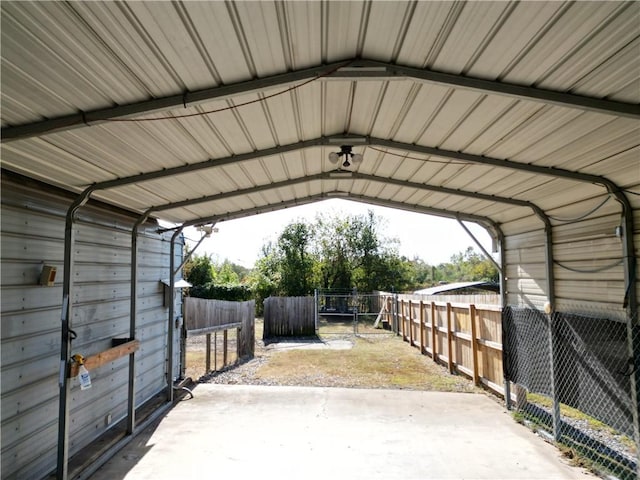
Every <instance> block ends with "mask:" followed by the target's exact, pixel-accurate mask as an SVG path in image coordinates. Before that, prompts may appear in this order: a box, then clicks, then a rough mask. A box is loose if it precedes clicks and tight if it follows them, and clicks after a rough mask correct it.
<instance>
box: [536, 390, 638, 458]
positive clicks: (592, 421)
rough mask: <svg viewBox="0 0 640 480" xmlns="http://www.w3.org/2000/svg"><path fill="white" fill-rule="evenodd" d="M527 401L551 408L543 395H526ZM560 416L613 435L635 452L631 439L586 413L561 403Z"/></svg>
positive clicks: (550, 402) (551, 404)
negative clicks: (585, 423)
mask: <svg viewBox="0 0 640 480" xmlns="http://www.w3.org/2000/svg"><path fill="white" fill-rule="evenodd" d="M527 401H529V402H531V403H535V404H538V405H542V406H543V407H546V408H552V407H553V401H552V400H551V398H549V397H545V396H544V395H540V394H537V393H527ZM560 415H563V416H565V417H567V418H573V419H576V420H583V421H586V422H587V425H588V426H589V428H591V429H593V430H599V431H604V432H606V433H607V434H609V435H615V436H616V437H617V438H618V440H619V441H620V442H621V443H623V444H625V445H626V446H627V447H629V448H631V449H632V451H634V452H635V450H636V444H635V442H634V441H633V439H631V438H629V437H627V436H626V435H623V434H621V433H620V432H618V431H617V430H615V429H614V428H611V427H610V426H609V425H607V424H606V423H603V422H601V421H600V420H598V419H596V418H593V417H591V416H590V415H587V414H586V413H584V412H581V411H580V410H578V409H576V408H573V407H570V406H569V405H565V404H564V403H561V404H560Z"/></svg>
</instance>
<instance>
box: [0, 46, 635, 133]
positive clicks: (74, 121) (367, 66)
mask: <svg viewBox="0 0 640 480" xmlns="http://www.w3.org/2000/svg"><path fill="white" fill-rule="evenodd" d="M318 76H325V77H326V78H338V79H345V80H346V79H355V80H357V79H359V78H373V79H376V78H378V79H389V78H411V79H416V80H422V81H425V82H429V83H437V84H441V85H447V86H452V87H460V88H464V89H467V90H474V91H478V92H483V93H494V94H498V95H503V96H509V97H513V98H518V99H523V100H531V101H537V102H543V103H547V104H552V105H559V106H563V107H569V108H579V109H581V110H586V111H593V112H598V113H604V114H608V115H617V116H621V117H628V118H633V119H638V118H640V105H637V104H633V103H623V102H616V101H612V100H606V99H602V98H595V97H586V96H583V95H575V94H572V93H566V92H558V91H554V90H546V89H541V88H535V87H530V86H524V85H516V84H512V83H504V82H497V81H495V80H486V79H482V78H477V77H467V76H463V75H456V74H452V73H446V72H439V71H435V70H429V69H424V68H418V67H413V66H408V65H399V64H393V63H386V62H379V61H376V60H368V59H358V58H355V59H348V60H345V61H343V62H333V63H327V64H321V65H317V66H314V67H309V68H305V69H301V70H293V71H290V72H286V73H280V74H276V75H271V76H268V77H263V78H257V79H253V80H247V81H242V82H238V83H232V84H229V85H221V86H216V87H209V88H203V89H200V90H195V91H193V92H184V93H179V94H173V95H167V96H164V97H158V98H152V99H149V100H142V101H139V102H133V103H129V104H126V105H118V106H115V107H107V108H100V109H95V110H89V111H86V112H82V111H80V112H78V113H73V114H70V115H63V116H59V117H54V118H50V119H46V120H40V121H37V122H31V123H26V124H22V125H15V126H8V127H4V128H2V140H3V141H5V142H6V141H12V140H17V139H21V138H29V137H34V136H39V135H44V134H48V133H54V132H61V131H65V130H70V129H73V128H79V127H85V126H91V125H98V124H101V123H104V122H108V121H110V120H115V119H123V118H126V117H129V116H133V115H143V114H149V113H154V112H158V111H165V110H169V109H172V108H175V107H184V106H187V105H197V104H199V103H203V102H207V101H212V100H223V99H226V98H230V97H233V96H234V95H242V94H247V93H252V92H257V91H262V90H265V89H268V88H272V87H277V86H280V85H287V84H290V83H293V82H297V81H301V80H309V79H312V78H314V77H318Z"/></svg>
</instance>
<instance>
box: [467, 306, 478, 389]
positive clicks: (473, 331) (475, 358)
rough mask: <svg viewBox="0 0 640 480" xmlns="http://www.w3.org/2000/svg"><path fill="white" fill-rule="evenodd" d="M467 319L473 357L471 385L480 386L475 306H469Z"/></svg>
mask: <svg viewBox="0 0 640 480" xmlns="http://www.w3.org/2000/svg"><path fill="white" fill-rule="evenodd" d="M469 319H470V320H471V352H472V355H473V383H475V384H476V385H478V386H479V385H480V375H479V373H478V372H479V368H478V328H477V326H476V306H475V305H473V304H470V305H469Z"/></svg>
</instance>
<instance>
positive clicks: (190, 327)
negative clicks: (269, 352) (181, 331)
mask: <svg viewBox="0 0 640 480" xmlns="http://www.w3.org/2000/svg"><path fill="white" fill-rule="evenodd" d="M255 311H256V302H255V300H250V301H248V302H228V301H225V300H209V299H205V298H195V297H186V298H185V300H184V321H185V327H186V328H187V334H188V335H204V334H209V333H211V332H215V331H218V330H228V329H230V328H237V329H238V336H237V339H238V344H237V345H238V358H242V357H245V356H253V354H254V351H255Z"/></svg>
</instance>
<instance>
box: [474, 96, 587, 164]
mask: <svg viewBox="0 0 640 480" xmlns="http://www.w3.org/2000/svg"><path fill="white" fill-rule="evenodd" d="M580 115H584V113H583V112H581V111H580V110H577V109H569V108H562V107H552V106H545V107H543V108H541V109H539V110H537V111H536V113H535V114H533V115H532V116H530V117H529V118H526V119H523V117H520V118H519V119H518V121H517V123H516V124H515V125H514V126H512V127H511V128H509V129H507V130H506V132H508V133H507V134H506V135H505V131H503V132H502V133H503V136H502V138H501V139H500V141H499V142H497V143H496V144H494V145H493V146H491V147H490V148H489V149H488V150H487V151H486V152H484V153H485V154H486V155H489V156H491V157H495V158H505V159H509V160H514V161H521V162H524V163H535V161H537V160H538V159H537V158H533V157H532V156H531V155H527V156H525V155H524V154H523V153H522V152H525V151H526V150H527V148H529V147H531V146H532V145H535V144H537V143H538V142H541V141H544V139H545V138H546V137H547V136H548V135H550V134H552V133H553V132H554V131H555V130H557V129H560V128H563V127H564V126H565V124H566V123H567V122H571V121H572V120H574V119H575V118H577V117H579V116H580ZM514 127H515V128H514Z"/></svg>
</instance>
